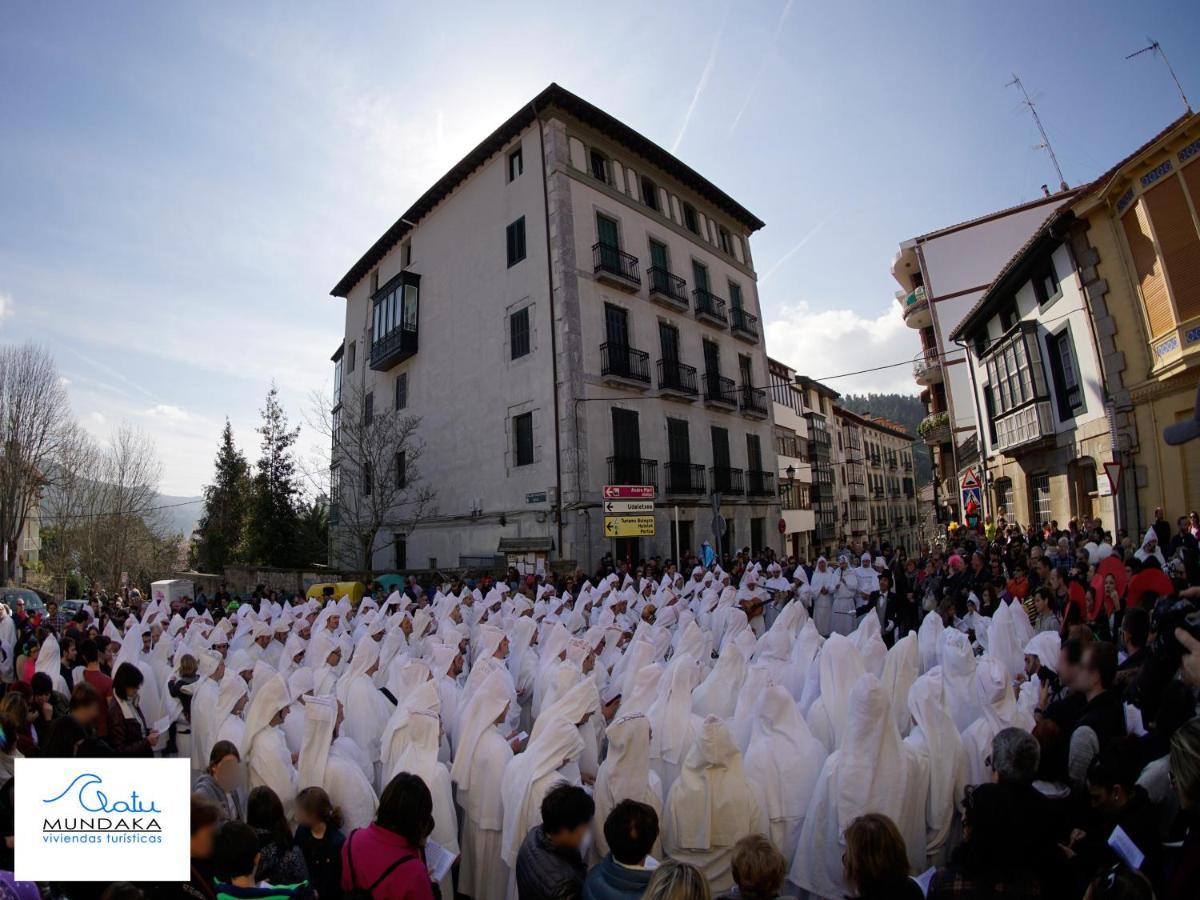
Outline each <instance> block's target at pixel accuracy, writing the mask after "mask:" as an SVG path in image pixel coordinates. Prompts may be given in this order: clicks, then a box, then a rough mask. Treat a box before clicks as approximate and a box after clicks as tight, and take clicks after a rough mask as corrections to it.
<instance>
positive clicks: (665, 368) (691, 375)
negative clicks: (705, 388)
mask: <svg viewBox="0 0 1200 900" xmlns="http://www.w3.org/2000/svg"><path fill="white" fill-rule="evenodd" d="M696 385H697V383H696V367H695V366H689V365H687V364H686V363H681V362H680V361H679V360H677V359H660V360H659V361H658V389H659V390H660V391H670V392H671V393H675V394H686V395H687V396H689V397H695V396H696V395H697V394H699V393H700V389H699V388H698V387H697V386H696Z"/></svg>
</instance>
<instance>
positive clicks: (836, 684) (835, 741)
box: [804, 634, 866, 753]
mask: <svg viewBox="0 0 1200 900" xmlns="http://www.w3.org/2000/svg"><path fill="white" fill-rule="evenodd" d="M815 662H816V672H817V674H818V677H817V679H815V681H816V683H815V684H814V683H812V682H813V679H812V677H811V675H810V677H809V681H808V682H807V683H806V684H805V693H807V692H808V690H809V689H810V688H812V689H813V690H814V691H815V693H816V695H817V696H816V699H815V700H814V701H813V703H812V705H811V706H810V707H809V709H808V715H806V716H805V717H804V718H805V721H806V722H807V723H808V730H809V731H810V732H812V736H813V737H815V738H816V739H817V740H818V741H820V742H821V744H822V746H824V748H825V750H826V751H827V752H829V753H832V752H833V751H834V750H836V749H838V747H840V746H841V745H842V740H843V738H844V737H845V734H846V716H847V710H848V708H849V702H850V692H851V690H853V689H854V685H855V684H857V683H858V679H859V677H860V676H861V675H862V674H863V673H864V672H865V671H866V670H865V669H864V668H863V663H862V657H861V656H860V655H859V653H858V648H856V647H855V646H854V643H853V642H852V641H851V640H850V639H849V638H848V637H845V636H843V635H840V634H832V635H830V636H829V640H827V641H826V642H825V643H824V644H823V645H822V647H821V652H820V653H819V654H817V658H816V660H815Z"/></svg>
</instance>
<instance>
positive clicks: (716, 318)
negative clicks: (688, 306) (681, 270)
mask: <svg viewBox="0 0 1200 900" xmlns="http://www.w3.org/2000/svg"><path fill="white" fill-rule="evenodd" d="M692 303H693V304H694V305H695V307H696V318H697V319H701V320H703V321H707V322H710V323H713V324H716V325H720V326H721V327H722V328H724V327H725V326H726V325H728V324H729V318H728V317H727V316H726V315H725V301H724V300H722V299H721V298H720V297H718V296H717V295H716V294H713V293H710V292H709V291H706V290H704V288H696V289H695V290H694V291H692Z"/></svg>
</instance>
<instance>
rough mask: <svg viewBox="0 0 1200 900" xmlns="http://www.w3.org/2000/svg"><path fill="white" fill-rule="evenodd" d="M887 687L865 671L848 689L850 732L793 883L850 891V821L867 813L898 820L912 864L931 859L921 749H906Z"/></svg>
mask: <svg viewBox="0 0 1200 900" xmlns="http://www.w3.org/2000/svg"><path fill="white" fill-rule="evenodd" d="M888 705H889V700H888V695H887V690H886V689H885V688H884V686H883V685H882V684H881V683H880V682H879V679H878V678H876V677H875V676H874V675H868V674H863V675H861V676H860V677H859V679H858V681H857V682H856V683H855V685H854V688H853V689H852V690H851V691H850V697H849V701H848V706H849V708H848V710H847V716H846V735H845V739H844V740H843V741H842V744H841V747H840V748H839V749H838V750H835V751H834V752H833V753H831V754H830V755H829V757H828V758H827V759H826V760H825V764H824V766H822V768H821V775H820V777H819V778H818V779H817V786H816V789H815V791H814V793H813V799H812V803H811V804H809V807H808V815H807V816H806V817H805V819H804V827H803V828H802V829H801V832H800V842H799V846H798V847H797V850H796V854H795V856H794V857H793V859H792V866H791V870H790V872H789V873H788V880H790V881H791V882H792V883H793V884H795V885H796V886H797V887H800V888H802V889H803V890H806V891H809V892H811V893H813V894H816V895H818V896H820V897H846V896H850V893H851V891H850V888H849V886H848V885H847V884H846V882H845V873H844V869H843V865H842V858H843V855H844V854H845V852H846V845H845V832H846V828H847V827H849V825H850V823H851V822H853V821H854V820H855V819H857V818H858V817H859V816H861V815H863V814H864V813H868V812H877V813H883V814H884V815H885V816H887V817H888V818H889V819H891V820H892V821H893V822H895V823H896V827H897V828H898V829H899V830H900V835H901V836H902V837H903V838H904V843H905V847H906V849H907V851H908V861H909V866H910V868H911V869H912V870H913V871H922V869H923V864H924V862H925V794H924V785H923V784H922V782H921V771H920V764H919V762H918V759H917V756H916V754H915V752H914V751H913V750H912V749H911V748H909V747H905V746H904V744H903V743H902V742H901V740H900V733H899V732H898V731H897V730H896V723H895V721H894V719H893V718H892V713H891V710H890V709H889V708H888Z"/></svg>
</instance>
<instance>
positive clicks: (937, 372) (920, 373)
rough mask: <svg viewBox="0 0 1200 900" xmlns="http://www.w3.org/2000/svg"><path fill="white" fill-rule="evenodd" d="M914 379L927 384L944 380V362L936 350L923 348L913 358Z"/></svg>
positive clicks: (918, 382)
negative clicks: (942, 362)
mask: <svg viewBox="0 0 1200 900" xmlns="http://www.w3.org/2000/svg"><path fill="white" fill-rule="evenodd" d="M913 379H914V380H915V381H916V382H917V384H922V385H926V386H928V385H931V384H933V383H934V382H938V381H941V380H942V364H941V361H940V360H939V358H938V355H937V351H936V350H922V351H921V352H920V353H918V354H917V355H916V357H914V358H913Z"/></svg>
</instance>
